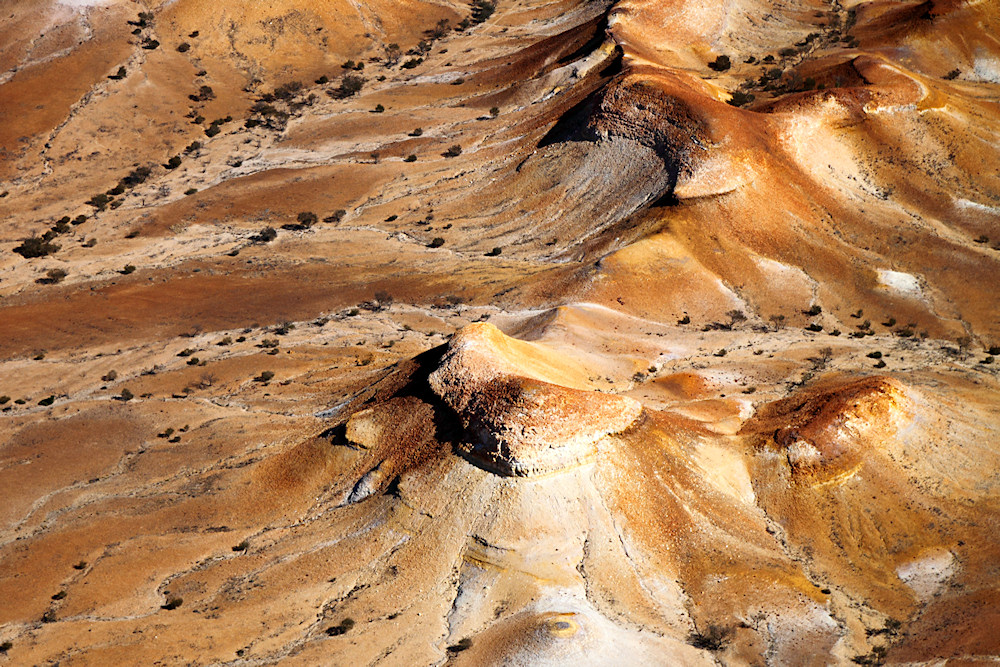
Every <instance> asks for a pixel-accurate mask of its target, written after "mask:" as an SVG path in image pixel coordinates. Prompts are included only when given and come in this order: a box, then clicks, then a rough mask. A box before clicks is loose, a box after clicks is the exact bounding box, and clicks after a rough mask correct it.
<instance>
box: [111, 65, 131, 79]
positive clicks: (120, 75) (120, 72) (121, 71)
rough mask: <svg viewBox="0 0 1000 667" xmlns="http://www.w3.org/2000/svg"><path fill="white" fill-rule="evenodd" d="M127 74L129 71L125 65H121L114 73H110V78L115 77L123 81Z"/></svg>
mask: <svg viewBox="0 0 1000 667" xmlns="http://www.w3.org/2000/svg"><path fill="white" fill-rule="evenodd" d="M127 74H128V72H127V71H126V70H125V68H124V67H119V68H118V71H117V72H115V73H114V74H112V75H110V76H109V77H108V78H109V79H114V80H115V81H121V80H122V79H124V78H125V76H126V75H127Z"/></svg>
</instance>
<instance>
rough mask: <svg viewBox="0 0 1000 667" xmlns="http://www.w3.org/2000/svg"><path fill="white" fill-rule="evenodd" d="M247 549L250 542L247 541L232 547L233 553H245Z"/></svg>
mask: <svg viewBox="0 0 1000 667" xmlns="http://www.w3.org/2000/svg"><path fill="white" fill-rule="evenodd" d="M249 548H250V541H249V540H243V541H242V542H240V543H239V544H237V545H236V546H235V547H233V551H246V550H247V549H249Z"/></svg>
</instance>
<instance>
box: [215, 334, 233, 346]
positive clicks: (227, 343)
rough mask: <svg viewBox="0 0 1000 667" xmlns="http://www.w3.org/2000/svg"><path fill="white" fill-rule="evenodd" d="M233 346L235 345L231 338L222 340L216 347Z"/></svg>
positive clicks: (227, 337)
mask: <svg viewBox="0 0 1000 667" xmlns="http://www.w3.org/2000/svg"><path fill="white" fill-rule="evenodd" d="M232 344H233V339H232V338H231V337H229V336H226V337H224V338H223V339H222V340H220V341H219V342H218V343H216V345H223V346H225V345H232Z"/></svg>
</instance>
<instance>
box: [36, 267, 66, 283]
mask: <svg viewBox="0 0 1000 667" xmlns="http://www.w3.org/2000/svg"><path fill="white" fill-rule="evenodd" d="M68 275H69V274H68V273H67V272H66V270H65V269H49V270H48V271H46V272H45V278H43V279H42V280H41V281H39V282H44V283H45V284H47V285H55V284H56V283H61V282H62V281H63V280H64V279H65V278H66V276H68Z"/></svg>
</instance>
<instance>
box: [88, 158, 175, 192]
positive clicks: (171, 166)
mask: <svg viewBox="0 0 1000 667" xmlns="http://www.w3.org/2000/svg"><path fill="white" fill-rule="evenodd" d="M163 166H164V167H166V168H167V169H176V168H177V167H179V166H181V158H180V156H179V155H175V156H173V157H172V158H170V159H169V160H167V163H166V164H165V165H163ZM88 203H89V202H88Z"/></svg>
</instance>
